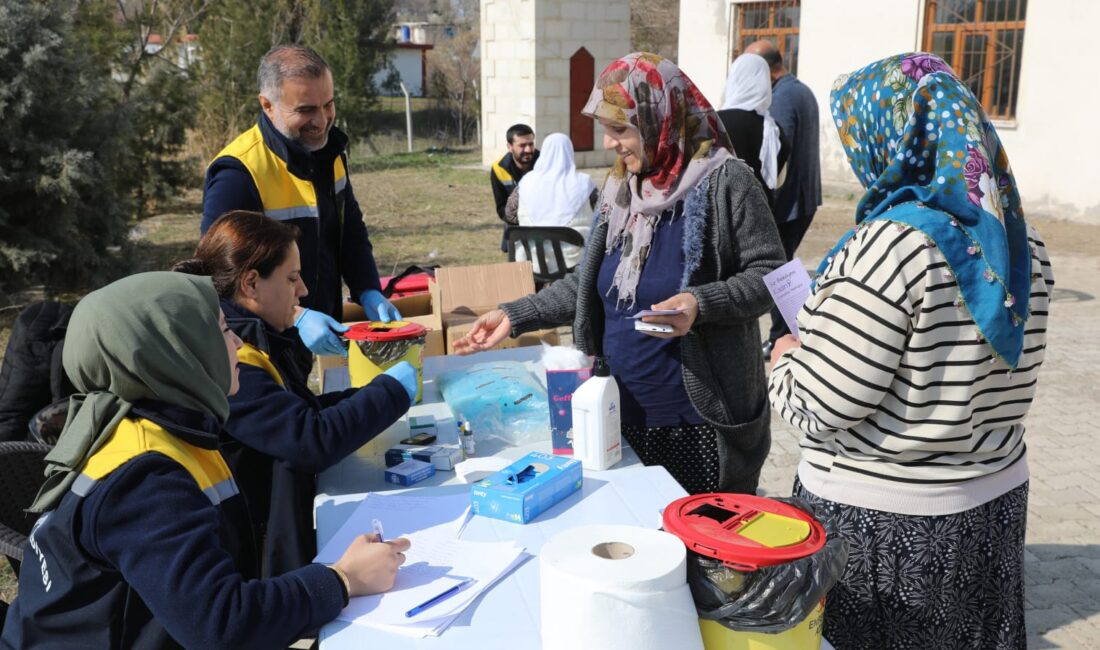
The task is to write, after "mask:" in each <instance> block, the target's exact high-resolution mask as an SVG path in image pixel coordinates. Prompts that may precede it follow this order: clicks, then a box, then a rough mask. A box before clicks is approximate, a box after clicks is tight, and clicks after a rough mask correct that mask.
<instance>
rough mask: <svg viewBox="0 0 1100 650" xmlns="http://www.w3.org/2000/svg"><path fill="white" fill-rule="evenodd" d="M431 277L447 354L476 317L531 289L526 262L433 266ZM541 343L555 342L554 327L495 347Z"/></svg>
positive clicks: (557, 341) (533, 289)
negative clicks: (433, 280)
mask: <svg viewBox="0 0 1100 650" xmlns="http://www.w3.org/2000/svg"><path fill="white" fill-rule="evenodd" d="M435 278H436V283H437V287H438V291H439V306H440V316H441V318H442V320H443V331H444V336H445V339H446V350H447V354H454V343H455V341H457V340H459V339H461V338H462V337H463V336H466V334H467V333H468V332H469V331H470V327H471V325H473V322H474V321H475V320H477V317H478V316H480V315H482V314H484V313H485V312H488V311H490V310H492V309H496V306H497V305H499V304H500V303H502V302H509V301H511V300H515V299H517V298H522V297H524V296H527V295H530V294H532V293H534V292H535V278H534V275H532V273H531V263H530V262H504V263H501V264H481V265H478V266H458V267H441V268H439V269H436V275H435ZM542 342H546V343H549V344H550V345H557V344H558V343H559V338H558V332H557V330H556V329H545V330H538V331H537V332H528V333H527V334H523V335H521V336H520V337H518V338H515V339H513V338H507V339H505V340H504V341H502V342H501V343H500V344H499V345H498V346H497V348H498V349H505V348H514V347H524V346H527V345H538V344H539V343H542Z"/></svg>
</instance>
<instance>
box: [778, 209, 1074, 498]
mask: <svg viewBox="0 0 1100 650" xmlns="http://www.w3.org/2000/svg"><path fill="white" fill-rule="evenodd" d="M1028 232H1029V242H1030V246H1031V256H1032V284H1031V297H1030V302H1029V310H1030V316H1029V318H1028V320H1027V322H1026V323H1025V324H1024V325H1022V326H1023V327H1025V328H1026V329H1025V335H1024V350H1023V354H1022V356H1021V358H1020V361H1019V364H1018V366H1017V368H1016V370H1015V371H1011V372H1010V370H1009V368H1008V366H1007V365H1006V364H1005V363H1004V362H1003V361H1002V360H1000V359H998V358H996V357H995V356H994V354H993V350H992V348H991V347H990V345H989V344H988V343H987V342H985V341H983V340H981V338H980V336H979V334H978V331H977V329H976V327H975V324H974V321H973V319H972V318H971V316H970V314H969V312H968V310H967V307H966V305H965V303H964V302H963V301H962V300H961V293H960V291H959V287H958V284H957V283H956V281H955V278H954V276H953V275H952V273H951V270H950V268H949V267H948V264H947V262H946V261H945V260H944V257H943V255H942V253H941V252H940V250H939V249H938V248H936V247H934V246H930V245H929V240H928V239H927V238H926V237H925V235H924V234H923V233H921V232H919V231H917V230H915V229H913V228H912V227H910V226H907V225H901V224H897V223H894V222H889V221H876V222H873V223H870V224H867V225H866V226H864V227H863V228H861V229H860V230H859V232H857V233H856V234H855V235H854V236H853V238H852V240H851V241H850V242H849V243H848V245H847V246H846V247H845V248H844V249H843V250H842V251H841V252H839V253H838V254H837V255H836V256H835V257H834V259H833V260H832V262H831V263H830V265H829V266H828V267H827V268H826V270H825V272H824V273H823V274H822V275H821V277H820V278H819V279H818V283H817V289H816V290H815V292H814V294H813V295H812V296H810V298H809V299H808V300H807V302H806V305H805V306H804V307H803V309H802V311H801V312H800V313H799V316H798V325H799V329H800V330H801V332H802V339H801V344H802V345H801V347H799V348H795V349H793V350H791V351H788V352H787V353H786V354H785V355H783V357H782V358H781V359H779V360H778V361H777V363H776V365H775V367H774V368H773V369H772V373H771V377H770V382H769V395H770V399H771V403H772V406H773V407H774V408H775V409H776V411H778V413H779V414H780V416H781V417H782V418H783V419H784V420H786V421H787V422H789V423H791V424H792V425H793V426H795V427H797V428H798V429H799V430H801V431H802V433H803V437H802V442H801V446H802V448H803V452H802V463H801V464H800V466H799V477H800V478H801V479H802V482H803V484H804V485H805V486H806V487H807V489H809V490H810V491H811V492H814V493H815V494H818V495H819V496H821V497H824V498H826V499H830V500H833V501H838V502H841V503H847V504H849V505H855V506H859V507H866V508H873V509H877V510H885V511H889V512H901V513H904V514H915V515H935V514H948V513H949V512H958V511H961V510H965V509H968V508H969V507H973V506H975V505H979V504H980V503H982V502H985V501H988V500H990V499H992V498H995V497H997V496H999V495H1000V494H1003V493H1004V492H1007V491H1008V490H1011V489H1012V488H1014V487H1016V486H1018V485H1019V484H1021V483H1022V482H1023V481H1025V480H1027V466H1026V458H1025V445H1024V441H1023V435H1024V418H1025V416H1026V415H1027V412H1028V408H1029V407H1030V406H1031V400H1032V398H1033V396H1034V395H1035V387H1036V381H1037V377H1038V372H1039V366H1040V365H1041V364H1042V362H1043V356H1044V352H1045V349H1046V327H1047V313H1048V305H1049V300H1050V293H1051V290H1052V287H1053V285H1054V277H1053V275H1052V273H1051V267H1050V261H1049V259H1048V257H1047V252H1046V248H1045V247H1044V245H1043V243H1042V241H1040V239H1039V237H1038V235H1037V233H1036V232H1035V231H1034V230H1033V229H1030V228H1029V231H1028Z"/></svg>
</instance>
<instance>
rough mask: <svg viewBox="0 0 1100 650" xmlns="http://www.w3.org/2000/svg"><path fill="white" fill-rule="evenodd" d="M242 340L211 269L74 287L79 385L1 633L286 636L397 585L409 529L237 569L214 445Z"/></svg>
mask: <svg viewBox="0 0 1100 650" xmlns="http://www.w3.org/2000/svg"><path fill="white" fill-rule="evenodd" d="M240 347H241V340H240V339H239V338H237V335H236V334H234V333H233V331H232V330H230V329H229V327H228V326H227V325H226V323H225V315H224V314H222V313H221V310H220V309H219V307H218V295H217V293H216V292H215V291H214V286H213V284H212V283H211V281H210V279H209V278H199V277H194V276H189V275H184V274H182V273H142V274H139V275H134V276H130V277H128V278H124V279H122V280H119V281H117V282H115V283H113V284H110V285H108V286H106V287H104V288H102V289H99V290H98V291H94V292H92V293H90V294H88V295H87V296H85V297H84V299H83V300H81V301H80V304H78V305H77V307H76V310H75V311H74V312H73V315H72V320H71V321H70V322H69V328H68V331H67V334H66V335H65V352H64V360H63V363H64V366H65V372H66V374H67V375H68V377H69V378H70V379H71V380H72V383H73V386H75V387H76V390H77V393H76V394H75V395H73V396H72V398H71V399H70V402H69V417H68V420H67V421H66V423H65V428H64V430H63V431H62V433H61V437H60V438H59V439H58V442H57V446H56V447H54V449H53V450H52V451H50V453H49V455H47V456H46V461H47V470H46V480H45V484H44V486H43V487H42V489H41V491H40V492H39V494H38V497H37V498H36V499H35V502H34V504H33V505H32V506H31V508H30V510H31V511H32V512H39V513H43V514H42V515H41V516H40V517H39V518H38V521H37V522H36V523H35V525H34V528H33V529H32V530H31V534H30V538H29V540H28V542H27V547H26V553H25V554H24V562H23V565H22V568H21V575H20V580H19V596H18V598H16V599H15V602H14V603H12V605H11V608H10V609H9V610H8V616H7V618H6V619H5V622H4V629H3V636H2V637H0V648H4V649H5V650H7V649H12V650H14V649H15V648H38V647H51V648H177V647H180V646H183V647H187V648H285V647H287V645H288V644H290V643H293V642H294V641H295V640H296V639H298V638H300V637H301V636H303V635H305V634H307V633H308V632H310V631H312V630H316V629H317V628H318V627H319V626H320V625H322V624H324V623H327V622H329V621H330V620H332V619H334V618H335V617H336V615H337V614H339V613H340V610H341V609H343V608H344V607H345V606H346V605H347V603H348V599H349V597H350V596H357V595H364V594H369V593H378V592H381V591H385V590H387V589H389V588H390V587H391V586H392V585H393V582H394V578H395V576H396V573H397V568H398V566H400V565H401V563H402V562H403V561H404V555H403V551H406V550H408V548H409V543H408V540H405V539H397V540H392V543H391V542H384V543H379V542H377V541H376V540H372V539H371V538H368V537H367V536H364V535H361V536H359V537H358V538H356V540H355V541H354V542H353V543H352V544H351V546H350V547H349V548H348V550H347V551H346V552H345V553H344V555H343V557H342V558H341V559H340V560H338V561H337V562H336V563H335V564H334V565H332V566H331V567H328V566H323V565H320V564H311V565H309V566H306V567H302V568H299V569H297V570H295V571H292V572H290V573H287V574H285V575H282V576H279V577H277V578H272V579H270V580H251V579H249V578H248V577H246V576H245V575H242V574H243V573H250V574H254V573H255V571H250V570H248V569H247V568H246V567H245V566H243V565H245V564H247V558H248V557H249V555H250V554H249V550H248V548H247V547H248V546H250V545H251V544H252V538H251V536H250V533H251V531H250V529H249V526H248V520H249V519H248V512H247V509H248V508H247V503H246V502H245V500H244V499H243V498H242V497H241V496H240V494H239V493H238V490H237V483H236V481H235V480H234V477H233V475H232V473H231V472H230V470H229V467H228V466H227V465H226V462H225V460H224V459H223V458H222V455H221V452H220V451H219V449H218V431H219V429H220V428H221V426H222V425H223V424H224V423H225V421H226V418H228V417H229V403H228V401H227V399H226V394H230V395H231V394H233V393H234V392H236V390H237V388H238V385H239V382H238V376H237V375H238V372H237V350H238V349H239V348H240Z"/></svg>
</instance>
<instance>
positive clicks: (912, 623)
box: [770, 54, 1054, 650]
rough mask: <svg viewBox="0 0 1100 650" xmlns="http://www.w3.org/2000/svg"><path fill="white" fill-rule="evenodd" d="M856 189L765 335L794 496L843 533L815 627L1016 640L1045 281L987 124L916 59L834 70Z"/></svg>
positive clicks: (910, 636) (935, 61)
mask: <svg viewBox="0 0 1100 650" xmlns="http://www.w3.org/2000/svg"><path fill="white" fill-rule="evenodd" d="M830 101H831V104H832V113H833V118H834V119H835V121H836V125H837V128H838V129H839V131H840V138H841V141H842V142H843V144H844V148H845V151H846V152H847V154H848V159H849V161H850V162H851V165H852V169H853V170H854V171H855V173H856V176H857V177H858V178H859V180H860V182H861V183H863V186H864V187H865V188H866V190H867V191H866V193H865V194H864V196H863V198H862V199H861V200H860V202H859V205H858V207H857V209H856V224H857V225H856V227H855V229H854V230H853V231H852V232H850V233H848V235H846V236H845V237H844V238H842V239H841V241H840V242H839V243H838V244H837V246H836V247H835V248H834V249H833V251H832V252H831V253H829V255H828V256H827V257H826V259H825V260H824V261H823V262H822V266H821V274H820V275H819V276H818V278H817V282H816V288H815V289H814V292H813V294H812V295H811V296H810V298H809V299H808V300H807V302H806V305H805V306H804V308H803V309H802V311H801V312H800V314H799V317H798V321H799V330H800V331H801V332H802V339H801V344H799V341H797V340H795V339H794V338H793V337H790V336H788V337H784V338H782V339H780V340H779V341H777V342H776V346H775V350H774V352H773V357H772V358H773V361H774V366H773V368H772V374H771V383H770V397H771V402H772V405H773V406H774V407H775V409H776V410H777V411H779V413H780V414H781V415H782V417H783V418H784V419H785V420H787V421H788V422H790V423H791V424H792V425H794V426H796V427H798V428H799V429H801V431H802V432H803V436H804V437H803V440H802V448H803V451H802V462H801V463H800V464H799V467H798V478H797V480H796V482H795V493H796V494H797V495H801V496H803V497H805V498H807V499H809V500H810V501H812V502H814V503H816V504H818V505H820V506H821V509H820V510H819V512H824V513H826V516H827V517H829V518H832V519H833V520H834V521H835V523H836V524H837V526H838V528H839V530H840V532H841V534H842V535H844V536H845V537H847V538H848V540H849V542H850V544H851V550H850V554H849V558H848V566H847V570H846V572H845V574H844V576H843V578H842V581H841V582H840V584H838V585H837V586H836V587H835V588H834V589H833V590H832V592H830V594H829V598H828V602H827V605H826V618H825V634H826V636H827V638H828V639H829V640H830V641H831V642H832V643H833V645H835V646H836V647H837V648H838V649H841V650H844V649H848V648H875V649H877V648H909V647H912V648H968V649H969V648H1024V647H1025V641H1026V635H1025V632H1024V599H1023V589H1024V586H1023V553H1024V530H1025V525H1026V517H1027V482H1028V468H1027V454H1026V448H1025V445H1024V441H1023V435H1024V425H1023V421H1024V418H1025V416H1026V415H1027V411H1028V408H1029V407H1030V405H1031V400H1032V397H1033V396H1034V394H1035V384H1036V379H1037V373H1038V371H1039V366H1040V365H1041V364H1042V361H1043V353H1044V349H1045V347H1046V320H1047V309H1048V303H1049V300H1050V291H1051V287H1052V285H1053V283H1054V280H1053V277H1052V275H1051V270H1050V263H1049V261H1048V258H1047V254H1046V250H1045V248H1044V246H1043V244H1042V242H1041V241H1040V240H1039V237H1038V235H1037V234H1036V233H1035V231H1034V230H1032V229H1031V228H1030V227H1029V226H1028V225H1027V224H1026V223H1025V221H1024V214H1023V210H1022V208H1021V207H1020V197H1019V195H1018V193H1017V191H1016V182H1015V180H1014V178H1013V176H1012V171H1011V169H1010V167H1009V164H1008V158H1007V156H1006V155H1005V151H1004V149H1003V147H1002V146H1001V142H1000V140H999V139H998V137H997V133H996V131H995V130H994V128H993V126H992V124H990V122H989V120H988V118H987V117H986V116H985V113H984V111H983V110H982V108H981V105H980V104H979V103H978V100H977V99H975V97H974V95H973V94H972V93H971V92H970V90H969V89H968V88H967V86H966V85H965V84H964V83H962V82H961V81H959V79H958V78H957V77H956V76H955V74H954V73H953V72H952V71H951V69H950V68H949V67H948V66H947V65H946V64H945V63H944V62H943V61H941V60H940V59H939V58H937V57H935V56H933V55H930V54H908V55H900V56H894V57H891V58H888V59H884V60H882V61H878V62H876V63H873V64H871V65H869V66H867V67H866V68H863V69H861V70H858V71H857V72H854V73H852V74H851V75H847V76H844V77H841V78H840V79H839V80H838V81H837V83H836V85H835V86H834V87H833V92H832V96H831V99H830Z"/></svg>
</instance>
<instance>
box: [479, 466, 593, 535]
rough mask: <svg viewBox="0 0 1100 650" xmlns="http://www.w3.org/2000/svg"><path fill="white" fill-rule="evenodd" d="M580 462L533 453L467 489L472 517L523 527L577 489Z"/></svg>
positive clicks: (578, 486) (579, 482) (579, 476)
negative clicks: (501, 521)
mask: <svg viewBox="0 0 1100 650" xmlns="http://www.w3.org/2000/svg"><path fill="white" fill-rule="evenodd" d="M582 480H583V476H582V474H581V462H580V461H579V460H575V459H573V458H568V457H565V456H554V455H551V454H544V453H542V452H538V451H533V452H531V453H529V454H527V455H526V456H524V457H523V458H521V459H519V460H518V461H516V462H514V463H512V464H511V465H509V466H508V467H506V468H504V469H502V470H500V471H499V472H497V473H496V474H493V475H491V476H487V477H485V478H484V479H482V480H480V481H478V482H477V483H474V484H473V485H472V486H471V487H470V506H471V508H472V510H473V511H474V514H478V515H484V516H486V517H493V518H495V519H503V520H505V521H514V522H516V523H520V524H525V523H527V522H529V521H531V520H532V519H534V518H535V517H537V516H539V514H540V513H542V512H543V511H545V510H546V509H548V508H550V507H551V506H553V505H554V504H555V503H557V502H558V501H561V500H562V499H564V498H565V497H567V496H569V495H570V494H572V493H573V492H576V491H577V490H579V489H580V487H581V481H582Z"/></svg>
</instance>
